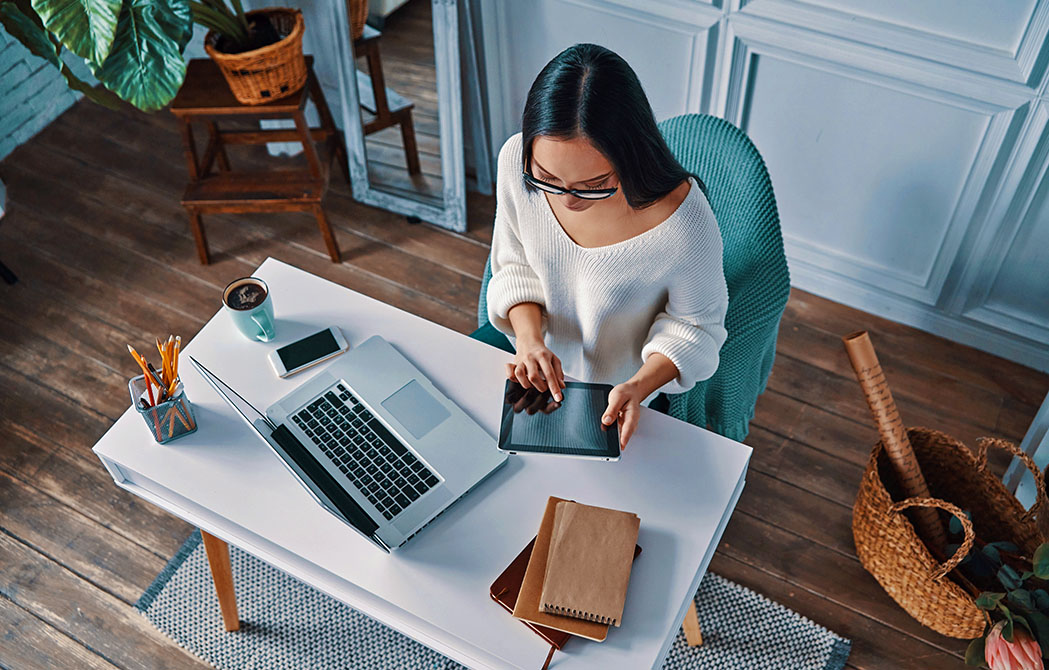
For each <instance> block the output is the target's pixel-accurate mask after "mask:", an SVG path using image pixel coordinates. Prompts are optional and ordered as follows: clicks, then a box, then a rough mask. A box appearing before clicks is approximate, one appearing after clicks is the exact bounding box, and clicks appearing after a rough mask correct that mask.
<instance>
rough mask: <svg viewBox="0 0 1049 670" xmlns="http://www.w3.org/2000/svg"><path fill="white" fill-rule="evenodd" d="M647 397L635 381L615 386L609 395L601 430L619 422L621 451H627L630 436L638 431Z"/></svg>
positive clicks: (602, 417)
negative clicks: (642, 404)
mask: <svg viewBox="0 0 1049 670" xmlns="http://www.w3.org/2000/svg"><path fill="white" fill-rule="evenodd" d="M645 397H646V396H645V394H644V392H643V391H642V389H641V388H640V387H639V386H638V384H637V383H636V382H634V381H628V382H624V383H622V384H619V385H617V386H613V387H612V390H611V391H609V393H608V409H606V410H605V413H604V415H602V416H601V424H602V425H601V428H602V429H604V430H607V429H608V426H611V425H612V424H613V423H614V422H615V421H616V420H617V419H618V420H619V448H620V449H623V450H625V449H626V444H627V442H629V441H630V436H631V435H633V434H634V430H636V429H637V421H638V419H639V418H640V417H641V401H642V400H644V399H645Z"/></svg>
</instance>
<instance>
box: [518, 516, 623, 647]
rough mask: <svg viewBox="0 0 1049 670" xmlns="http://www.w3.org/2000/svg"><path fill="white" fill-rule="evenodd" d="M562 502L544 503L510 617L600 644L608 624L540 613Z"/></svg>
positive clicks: (606, 634)
mask: <svg viewBox="0 0 1049 670" xmlns="http://www.w3.org/2000/svg"><path fill="white" fill-rule="evenodd" d="M561 502H568V501H566V500H564V499H563V498H555V497H553V496H551V497H550V499H549V500H547V503H546V511H545V512H544V513H543V520H542V523H540V525H539V534H538V535H537V536H536V538H535V546H534V547H533V548H532V557H531V559H530V560H529V561H528V567H527V568H526V569H525V576H524V580H523V581H522V583H521V592H520V593H519V594H518V596H517V602H516V603H514V609H513V615H514V616H515V617H517V618H518V619H521V620H522V621H527V622H529V623H532V624H535V625H537V626H546V627H547V628H553V629H554V630H560V631H564V632H566V633H571V634H572V635H578V636H580V637H585V638H587V639H590V640H594V641H595V642H603V641H604V639H605V638H606V637H607V636H608V625H607V624H602V623H597V622H595V621H585V620H583V619H574V618H572V617H565V616H560V615H557V614H547V613H546V612H540V611H539V600H540V596H541V594H542V590H543V581H544V579H545V578H546V565H547V557H548V555H549V552H550V541H551V539H552V536H553V527H554V513H555V511H556V509H557V503H561ZM635 552H636V553H640V548H635ZM636 553H635V555H636Z"/></svg>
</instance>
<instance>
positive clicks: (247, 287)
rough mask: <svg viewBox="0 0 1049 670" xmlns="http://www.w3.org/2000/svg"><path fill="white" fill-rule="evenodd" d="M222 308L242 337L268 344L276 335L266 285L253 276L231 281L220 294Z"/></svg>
mask: <svg viewBox="0 0 1049 670" xmlns="http://www.w3.org/2000/svg"><path fill="white" fill-rule="evenodd" d="M222 306H223V307H224V308H225V309H226V311H227V312H228V313H229V315H230V318H231V319H233V325H235V326H236V327H237V330H239V331H240V332H241V333H243V334H244V337H246V338H248V339H249V340H259V341H260V342H269V341H270V340H272V339H273V338H275V337H276V336H277V331H276V329H275V328H274V327H273V322H274V319H273V298H271V297H270V289H269V287H268V286H266V282H264V281H262V280H261V279H258V278H257V277H241V278H240V279H234V280H233V281H231V282H230V283H229V286H227V287H226V290H224V291H223V292H222Z"/></svg>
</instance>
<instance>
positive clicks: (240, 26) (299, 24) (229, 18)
mask: <svg viewBox="0 0 1049 670" xmlns="http://www.w3.org/2000/svg"><path fill="white" fill-rule="evenodd" d="M189 6H190V8H191V10H192V12H193V20H194V21H196V22H197V23H199V24H201V25H202V26H204V27H206V28H208V34H207V36H206V37H205V38H204V50H205V51H207V53H208V55H209V56H211V59H212V60H213V61H215V63H216V64H217V65H218V66H219V69H221V70H222V74H223V76H225V77H226V82H227V83H228V84H229V87H230V90H231V91H232V92H233V95H234V97H236V98H237V100H239V101H240V102H241V103H243V104H247V105H258V104H261V103H264V102H269V101H270V100H276V99H278V98H282V97H284V96H286V95H290V94H291V93H294V92H295V91H297V90H299V89H300V88H302V87H303V85H304V84H305V83H306V59H305V57H304V56H303V54H302V33H303V30H304V25H303V21H302V12H300V11H299V10H297V9H286V8H282V7H271V8H268V9H260V10H257V11H253V12H245V11H244V8H243V6H242V4H241V0H230V4H229V5H227V4H226V0H203V1H201V2H195V1H192V0H191V1H190V3H189Z"/></svg>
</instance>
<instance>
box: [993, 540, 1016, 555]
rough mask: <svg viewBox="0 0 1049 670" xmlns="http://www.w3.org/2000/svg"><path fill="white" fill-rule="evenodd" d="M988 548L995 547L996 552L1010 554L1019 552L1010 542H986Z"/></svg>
mask: <svg viewBox="0 0 1049 670" xmlns="http://www.w3.org/2000/svg"><path fill="white" fill-rule="evenodd" d="M987 544H988V545H989V546H993V547H995V548H996V549H997V550H998V551H1008V552H1009V553H1011V554H1015V553H1017V552H1019V551H1020V547H1017V546H1016V545H1015V544H1013V543H1012V542H988V543H987Z"/></svg>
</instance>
